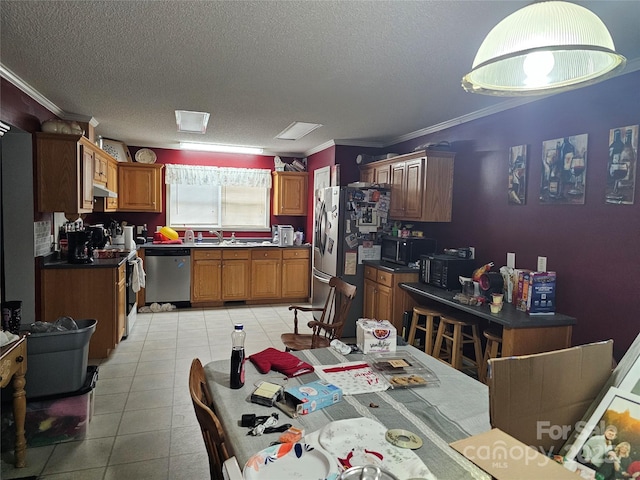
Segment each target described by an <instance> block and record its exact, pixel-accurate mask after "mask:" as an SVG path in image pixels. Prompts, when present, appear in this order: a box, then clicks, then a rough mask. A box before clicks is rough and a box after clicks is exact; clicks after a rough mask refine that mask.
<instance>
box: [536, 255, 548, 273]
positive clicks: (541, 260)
mask: <svg viewBox="0 0 640 480" xmlns="http://www.w3.org/2000/svg"><path fill="white" fill-rule="evenodd" d="M538 271H539V272H546V271H547V257H538Z"/></svg>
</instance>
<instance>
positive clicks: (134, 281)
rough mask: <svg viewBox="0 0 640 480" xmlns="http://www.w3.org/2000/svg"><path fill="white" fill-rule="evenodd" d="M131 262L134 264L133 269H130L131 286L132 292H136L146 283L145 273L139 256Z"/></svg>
mask: <svg viewBox="0 0 640 480" xmlns="http://www.w3.org/2000/svg"><path fill="white" fill-rule="evenodd" d="M131 262H132V263H133V264H134V265H133V269H132V270H131V288H132V289H133V291H134V292H136V293H138V292H139V291H140V289H141V288H144V287H145V285H146V279H145V277H146V276H147V274H146V273H145V271H144V266H143V264H142V259H141V258H140V257H137V258H136V259H135V260H132V261H131Z"/></svg>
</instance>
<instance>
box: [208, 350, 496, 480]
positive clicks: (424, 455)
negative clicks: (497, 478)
mask: <svg viewBox="0 0 640 480" xmlns="http://www.w3.org/2000/svg"><path fill="white" fill-rule="evenodd" d="M398 342H399V343H404V342H402V339H401V338H399V339H398ZM256 353H257V352H256ZM291 353H292V354H293V355H295V356H296V357H298V358H299V359H301V360H303V361H304V362H307V363H309V364H311V365H312V366H314V367H315V370H314V372H313V373H307V374H304V375H300V376H297V377H293V378H287V377H286V376H284V375H283V374H280V373H278V372H275V371H269V372H268V373H266V374H262V373H260V372H259V371H258V370H257V369H256V367H255V366H254V365H253V364H252V363H251V362H250V361H247V362H246V368H245V384H244V386H243V387H242V388H240V389H231V388H230V386H229V377H230V359H229V360H216V361H212V362H210V363H207V364H206V365H205V367H204V368H205V374H206V378H207V383H208V385H209V389H210V391H211V394H212V397H213V408H214V409H215V412H216V414H217V416H218V418H219V420H220V422H221V424H222V427H223V429H224V431H225V433H226V435H227V439H228V444H229V445H230V446H231V450H232V452H233V454H234V455H235V457H236V459H237V460H238V463H239V464H240V465H241V466H242V465H245V463H246V462H247V460H249V459H250V458H251V457H252V455H254V454H256V453H257V452H260V451H262V450H264V449H265V448H267V447H269V445H270V444H271V443H272V442H277V441H278V438H279V435H280V434H279V433H269V434H267V433H265V434H263V435H260V436H253V435H249V430H250V428H248V427H243V426H242V425H241V417H242V415H244V414H254V415H256V416H265V415H271V414H272V413H277V414H278V425H282V424H285V423H290V424H291V425H292V426H293V427H297V428H299V429H303V430H304V433H305V439H306V438H307V437H312V436H313V435H314V434H315V437H313V438H316V439H317V438H318V437H317V435H318V432H322V429H323V428H325V427H326V426H327V425H332V424H335V423H336V422H339V421H344V420H348V419H370V420H373V421H375V422H379V423H380V424H382V425H383V427H384V428H385V429H390V430H391V429H399V430H401V431H404V432H405V433H413V434H415V435H417V436H418V437H420V439H421V440H422V442H423V443H422V446H421V447H419V448H418V449H415V450H413V452H415V454H416V455H417V457H418V458H419V459H420V460H421V461H422V462H423V463H424V465H425V466H426V467H427V468H428V470H429V472H430V473H431V475H430V476H429V477H428V478H435V479H439V480H447V479H451V480H454V479H455V480H459V479H462V478H464V479H482V480H489V479H490V478H491V477H490V476H489V475H488V474H486V473H485V472H483V471H482V470H481V469H480V468H478V467H477V466H476V465H475V464H473V463H472V462H471V461H470V460H468V459H467V458H465V457H464V456H462V455H461V454H460V453H458V452H457V451H455V450H454V449H453V448H451V447H450V446H449V443H451V442H454V441H456V440H461V439H464V438H468V437H469V436H472V435H476V434H479V433H483V432H487V431H489V430H490V429H491V425H490V421H489V392H488V388H487V386H486V385H484V384H483V383H481V382H479V381H477V380H476V379H474V378H472V377H470V376H468V375H466V374H464V373H462V372H460V371H458V370H456V369H454V368H452V367H451V366H449V365H447V364H445V363H443V362H441V361H439V360H437V359H435V358H433V357H431V356H430V355H427V354H425V353H424V352H422V351H420V350H418V349H417V348H415V347H413V346H410V345H406V344H405V345H398V346H397V347H396V352H395V354H396V355H403V354H408V356H409V358H413V359H414V360H417V361H418V362H419V363H420V364H421V365H422V366H424V367H426V368H427V369H428V370H430V372H431V373H432V374H434V375H435V377H437V382H433V383H432V385H433V386H428V385H427V386H420V387H412V388H389V389H387V390H381V391H375V392H366V393H358V394H347V395H343V397H342V400H341V401H339V402H337V403H334V404H332V405H329V406H326V407H324V408H321V409H319V410H315V411H313V412H310V413H308V414H306V415H300V416H297V417H296V418H291V417H289V416H287V415H286V414H285V413H284V412H283V411H281V410H280V409H278V408H276V407H269V406H264V405H260V404H257V403H252V402H251V393H252V392H253V391H254V390H255V389H256V387H257V386H258V385H259V384H260V382H262V381H266V382H270V383H275V384H278V385H282V386H283V387H284V388H287V387H292V386H297V385H303V384H307V383H310V382H313V381H316V380H319V379H321V378H322V377H321V376H319V375H318V373H317V372H318V370H319V369H323V366H327V365H340V364H349V363H351V362H357V361H364V362H366V363H367V364H372V361H373V360H374V359H375V356H373V355H371V354H369V355H365V354H363V353H362V352H359V351H355V352H352V353H349V354H346V355H344V354H342V353H339V351H338V350H337V349H334V348H332V347H328V348H319V349H313V350H302V351H297V352H291ZM356 430H357V429H356ZM365 430H366V428H365ZM366 433H367V432H366V431H364V432H363V431H354V432H353V443H354V446H355V445H356V444H357V443H358V442H359V440H358V439H362V438H363V435H364V438H366ZM392 473H393V472H392ZM245 478H247V477H246V476H245ZM252 478H253V477H252ZM401 480H402V479H401ZM404 480H407V479H406V478H405V479H404Z"/></svg>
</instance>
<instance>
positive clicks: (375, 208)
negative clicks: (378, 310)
mask: <svg viewBox="0 0 640 480" xmlns="http://www.w3.org/2000/svg"><path fill="white" fill-rule="evenodd" d="M315 197H316V198H315V205H314V218H315V225H314V235H313V279H312V280H313V294H312V305H313V306H314V307H322V306H324V303H325V301H326V299H327V295H328V292H329V285H328V282H329V280H330V279H331V277H334V276H336V277H338V278H340V279H342V280H344V281H345V282H347V283H350V284H352V285H355V286H356V287H357V291H356V297H355V299H354V301H353V302H352V304H351V309H350V310H349V316H348V319H347V323H346V325H345V327H344V330H343V334H342V336H343V337H355V334H356V320H357V319H358V318H361V317H362V308H363V302H362V300H363V296H364V264H362V263H361V261H362V259H363V258H365V259H379V258H380V248H379V245H378V244H379V242H380V236H381V234H382V233H383V232H385V233H386V232H387V231H388V230H389V227H388V224H387V220H388V211H389V203H390V200H391V196H390V192H389V190H383V189H375V188H352V187H328V188H324V189H319V190H317V191H316V192H315ZM315 317H316V319H318V320H319V318H320V313H316V314H315Z"/></svg>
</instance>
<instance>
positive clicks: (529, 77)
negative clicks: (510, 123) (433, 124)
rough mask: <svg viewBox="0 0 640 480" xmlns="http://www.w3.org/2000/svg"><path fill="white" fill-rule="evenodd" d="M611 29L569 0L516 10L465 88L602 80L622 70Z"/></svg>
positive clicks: (485, 47)
mask: <svg viewBox="0 0 640 480" xmlns="http://www.w3.org/2000/svg"><path fill="white" fill-rule="evenodd" d="M614 49H615V47H614V45H613V40H612V38H611V35H610V34H609V31H608V30H607V27H606V26H605V25H604V23H603V22H602V20H600V18H598V16H597V15H596V14H594V13H593V12H591V11H590V10H587V9H586V8H584V7H581V6H579V5H576V4H573V3H569V2H563V1H544V2H539V3H533V4H531V5H528V6H526V7H524V8H522V9H520V10H518V11H516V12H515V13H512V14H511V15H509V16H508V17H506V18H505V19H504V20H502V21H501V22H500V23H498V25H496V26H495V27H494V28H493V29H492V30H491V31H490V32H489V34H488V35H487V37H486V38H485V39H484V42H482V45H480V48H479V49H478V53H477V54H476V58H475V59H474V61H473V67H472V70H471V72H469V73H468V74H467V75H465V76H464V77H463V78H462V87H463V88H464V89H465V90H466V91H467V92H471V93H481V94H484V95H498V96H500V95H502V96H526V95H540V94H550V93H558V92H561V91H564V90H569V89H572V88H577V87H582V86H585V85H588V84H592V83H596V82H599V81H601V80H604V79H605V78H608V77H610V76H612V75H613V74H614V73H615V72H617V71H618V70H620V69H622V68H623V67H624V65H625V63H626V59H625V58H624V57H623V56H622V55H620V54H618V53H616V52H615V50H614Z"/></svg>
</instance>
